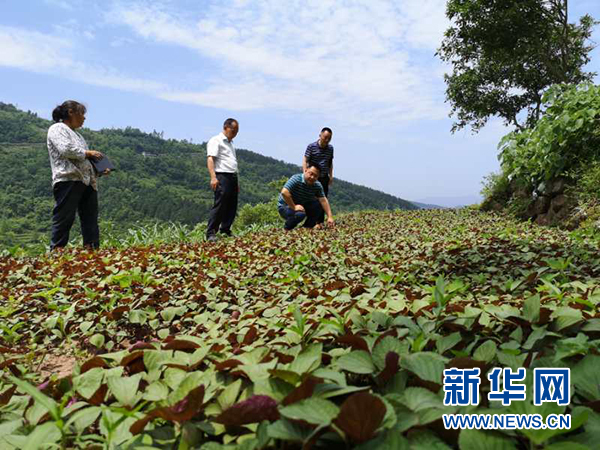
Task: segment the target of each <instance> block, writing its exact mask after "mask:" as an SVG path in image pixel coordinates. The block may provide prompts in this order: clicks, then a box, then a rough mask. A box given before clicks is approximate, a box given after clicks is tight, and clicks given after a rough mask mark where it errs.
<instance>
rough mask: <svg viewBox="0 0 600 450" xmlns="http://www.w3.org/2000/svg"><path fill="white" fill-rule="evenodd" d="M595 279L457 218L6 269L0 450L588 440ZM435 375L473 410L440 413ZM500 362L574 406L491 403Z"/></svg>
mask: <svg viewBox="0 0 600 450" xmlns="http://www.w3.org/2000/svg"><path fill="white" fill-rule="evenodd" d="M599 280H600V251H599V249H598V245H597V243H593V242H588V241H586V240H585V239H584V238H575V237H574V236H572V235H570V234H569V233H567V232H563V231H560V230H556V229H549V228H542V227H537V226H533V225H530V224H528V223H519V222H516V221H514V220H512V219H509V218H507V217H504V216H500V215H491V214H484V213H480V212H477V211H474V210H468V209H467V210H459V211H404V212H372V213H369V212H367V213H355V214H349V215H346V216H342V217H340V219H339V221H338V223H337V226H336V228H335V229H332V230H304V229H300V230H294V231H293V232H289V233H285V232H283V230H280V229H270V230H266V231H260V232H252V233H247V234H244V235H242V236H240V237H237V238H227V239H224V240H222V241H220V242H218V243H216V244H208V243H201V244H197V243H196V244H192V243H189V244H180V245H173V244H169V245H162V246H149V247H143V246H140V247H131V248H128V249H126V250H115V249H101V250H100V251H98V252H95V253H91V252H87V251H83V250H68V251H66V252H64V253H63V254H60V255H59V254H52V255H45V256H41V257H37V258H3V259H0V302H1V303H0V368H1V370H2V371H1V375H2V377H1V378H0V448H2V449H13V448H14V449H36V448H82V449H88V448H89V449H94V448H98V449H101V448H107V449H129V448H131V449H134V448H135V449H151V448H154V449H192V448H202V449H215V450H216V449H224V448H240V449H247V450H252V449H301V448H303V449H311V448H312V449H334V450H335V449H349V448H353V449H354V448H356V449H363V450H364V449H416V450H419V449H423V450H425V449H427V450H436V449H452V448H459V449H461V450H477V449H483V448H485V449H494V450H504V449H507V450H508V449H549V450H561V449H563V450H564V449H574V450H579V449H592V450H593V449H597V448H599V447H598V442H600V355H599V349H600V310H599V307H598V304H599V303H600V285H599V282H598V281H599ZM451 367H457V368H463V369H464V368H479V369H480V370H481V373H482V377H481V379H482V383H481V386H480V402H479V404H478V405H470V406H444V404H443V400H444V390H443V383H442V380H443V371H444V369H446V368H451ZM495 367H510V368H513V369H515V370H516V369H517V368H519V367H525V368H527V378H526V381H525V382H524V383H525V384H526V389H527V392H528V393H529V394H530V393H531V386H532V378H533V375H532V372H533V369H534V368H539V367H544V368H551V367H563V368H565V367H568V368H570V369H571V372H570V374H571V380H570V383H571V396H570V404H569V405H558V404H557V403H551V402H547V403H543V404H542V406H534V404H533V398H532V396H531V395H528V396H527V399H526V400H525V401H513V402H512V403H511V404H510V406H502V404H501V402H498V401H489V400H488V399H487V393H488V392H489V391H490V383H489V381H487V379H486V377H485V376H484V374H486V373H487V372H488V371H490V370H491V369H492V368H495ZM450 413H463V414H466V413H478V414H501V413H502V414H506V413H514V414H541V415H542V416H543V417H546V416H548V415H549V414H563V413H564V414H571V417H572V423H571V428H570V429H569V430H559V429H544V430H526V429H523V430H510V431H487V430H486V431H481V430H462V431H459V430H446V429H445V428H444V426H443V422H442V415H443V414H450Z"/></svg>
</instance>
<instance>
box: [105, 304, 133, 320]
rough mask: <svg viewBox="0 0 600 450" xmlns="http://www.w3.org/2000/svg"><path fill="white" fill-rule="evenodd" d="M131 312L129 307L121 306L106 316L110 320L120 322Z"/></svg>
mask: <svg viewBox="0 0 600 450" xmlns="http://www.w3.org/2000/svg"><path fill="white" fill-rule="evenodd" d="M127 311H129V306H119V307H118V308H115V309H113V310H112V311H110V312H108V313H107V314H106V318H107V319H108V320H119V319H120V318H121V317H123V314H124V313H125V312H127Z"/></svg>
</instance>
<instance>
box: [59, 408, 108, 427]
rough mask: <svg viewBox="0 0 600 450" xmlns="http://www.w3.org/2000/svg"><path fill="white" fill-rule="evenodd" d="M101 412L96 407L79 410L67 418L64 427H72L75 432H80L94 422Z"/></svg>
mask: <svg viewBox="0 0 600 450" xmlns="http://www.w3.org/2000/svg"><path fill="white" fill-rule="evenodd" d="M101 412H102V408H100V407H98V406H90V407H89V408H84V409H80V410H79V411H77V412H76V413H75V414H73V415H72V416H71V417H70V418H69V420H68V421H67V423H66V425H65V426H66V428H69V427H70V426H74V427H75V429H76V430H77V431H79V432H82V431H84V430H85V429H86V428H87V427H89V426H91V425H92V424H93V423H94V422H95V421H96V419H97V418H98V416H99V415H100V413H101Z"/></svg>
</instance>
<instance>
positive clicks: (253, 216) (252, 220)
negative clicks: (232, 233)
mask: <svg viewBox="0 0 600 450" xmlns="http://www.w3.org/2000/svg"><path fill="white" fill-rule="evenodd" d="M281 221H282V219H281V217H279V213H278V212H277V201H270V202H268V203H257V204H256V205H250V204H248V203H247V204H245V205H244V206H242V208H241V209H240V212H239V213H238V216H237V218H236V219H235V223H234V227H235V229H236V231H241V230H243V229H245V228H248V227H250V226H252V225H261V226H262V225H277V224H279V223H280V222H281Z"/></svg>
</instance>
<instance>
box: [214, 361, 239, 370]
mask: <svg viewBox="0 0 600 450" xmlns="http://www.w3.org/2000/svg"><path fill="white" fill-rule="evenodd" d="M241 365H242V363H241V361H238V360H237V359H227V360H225V361H221V362H219V363H217V364H215V369H216V370H218V371H219V372H224V371H226V370H227V369H233V368H234V367H237V366H241Z"/></svg>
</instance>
